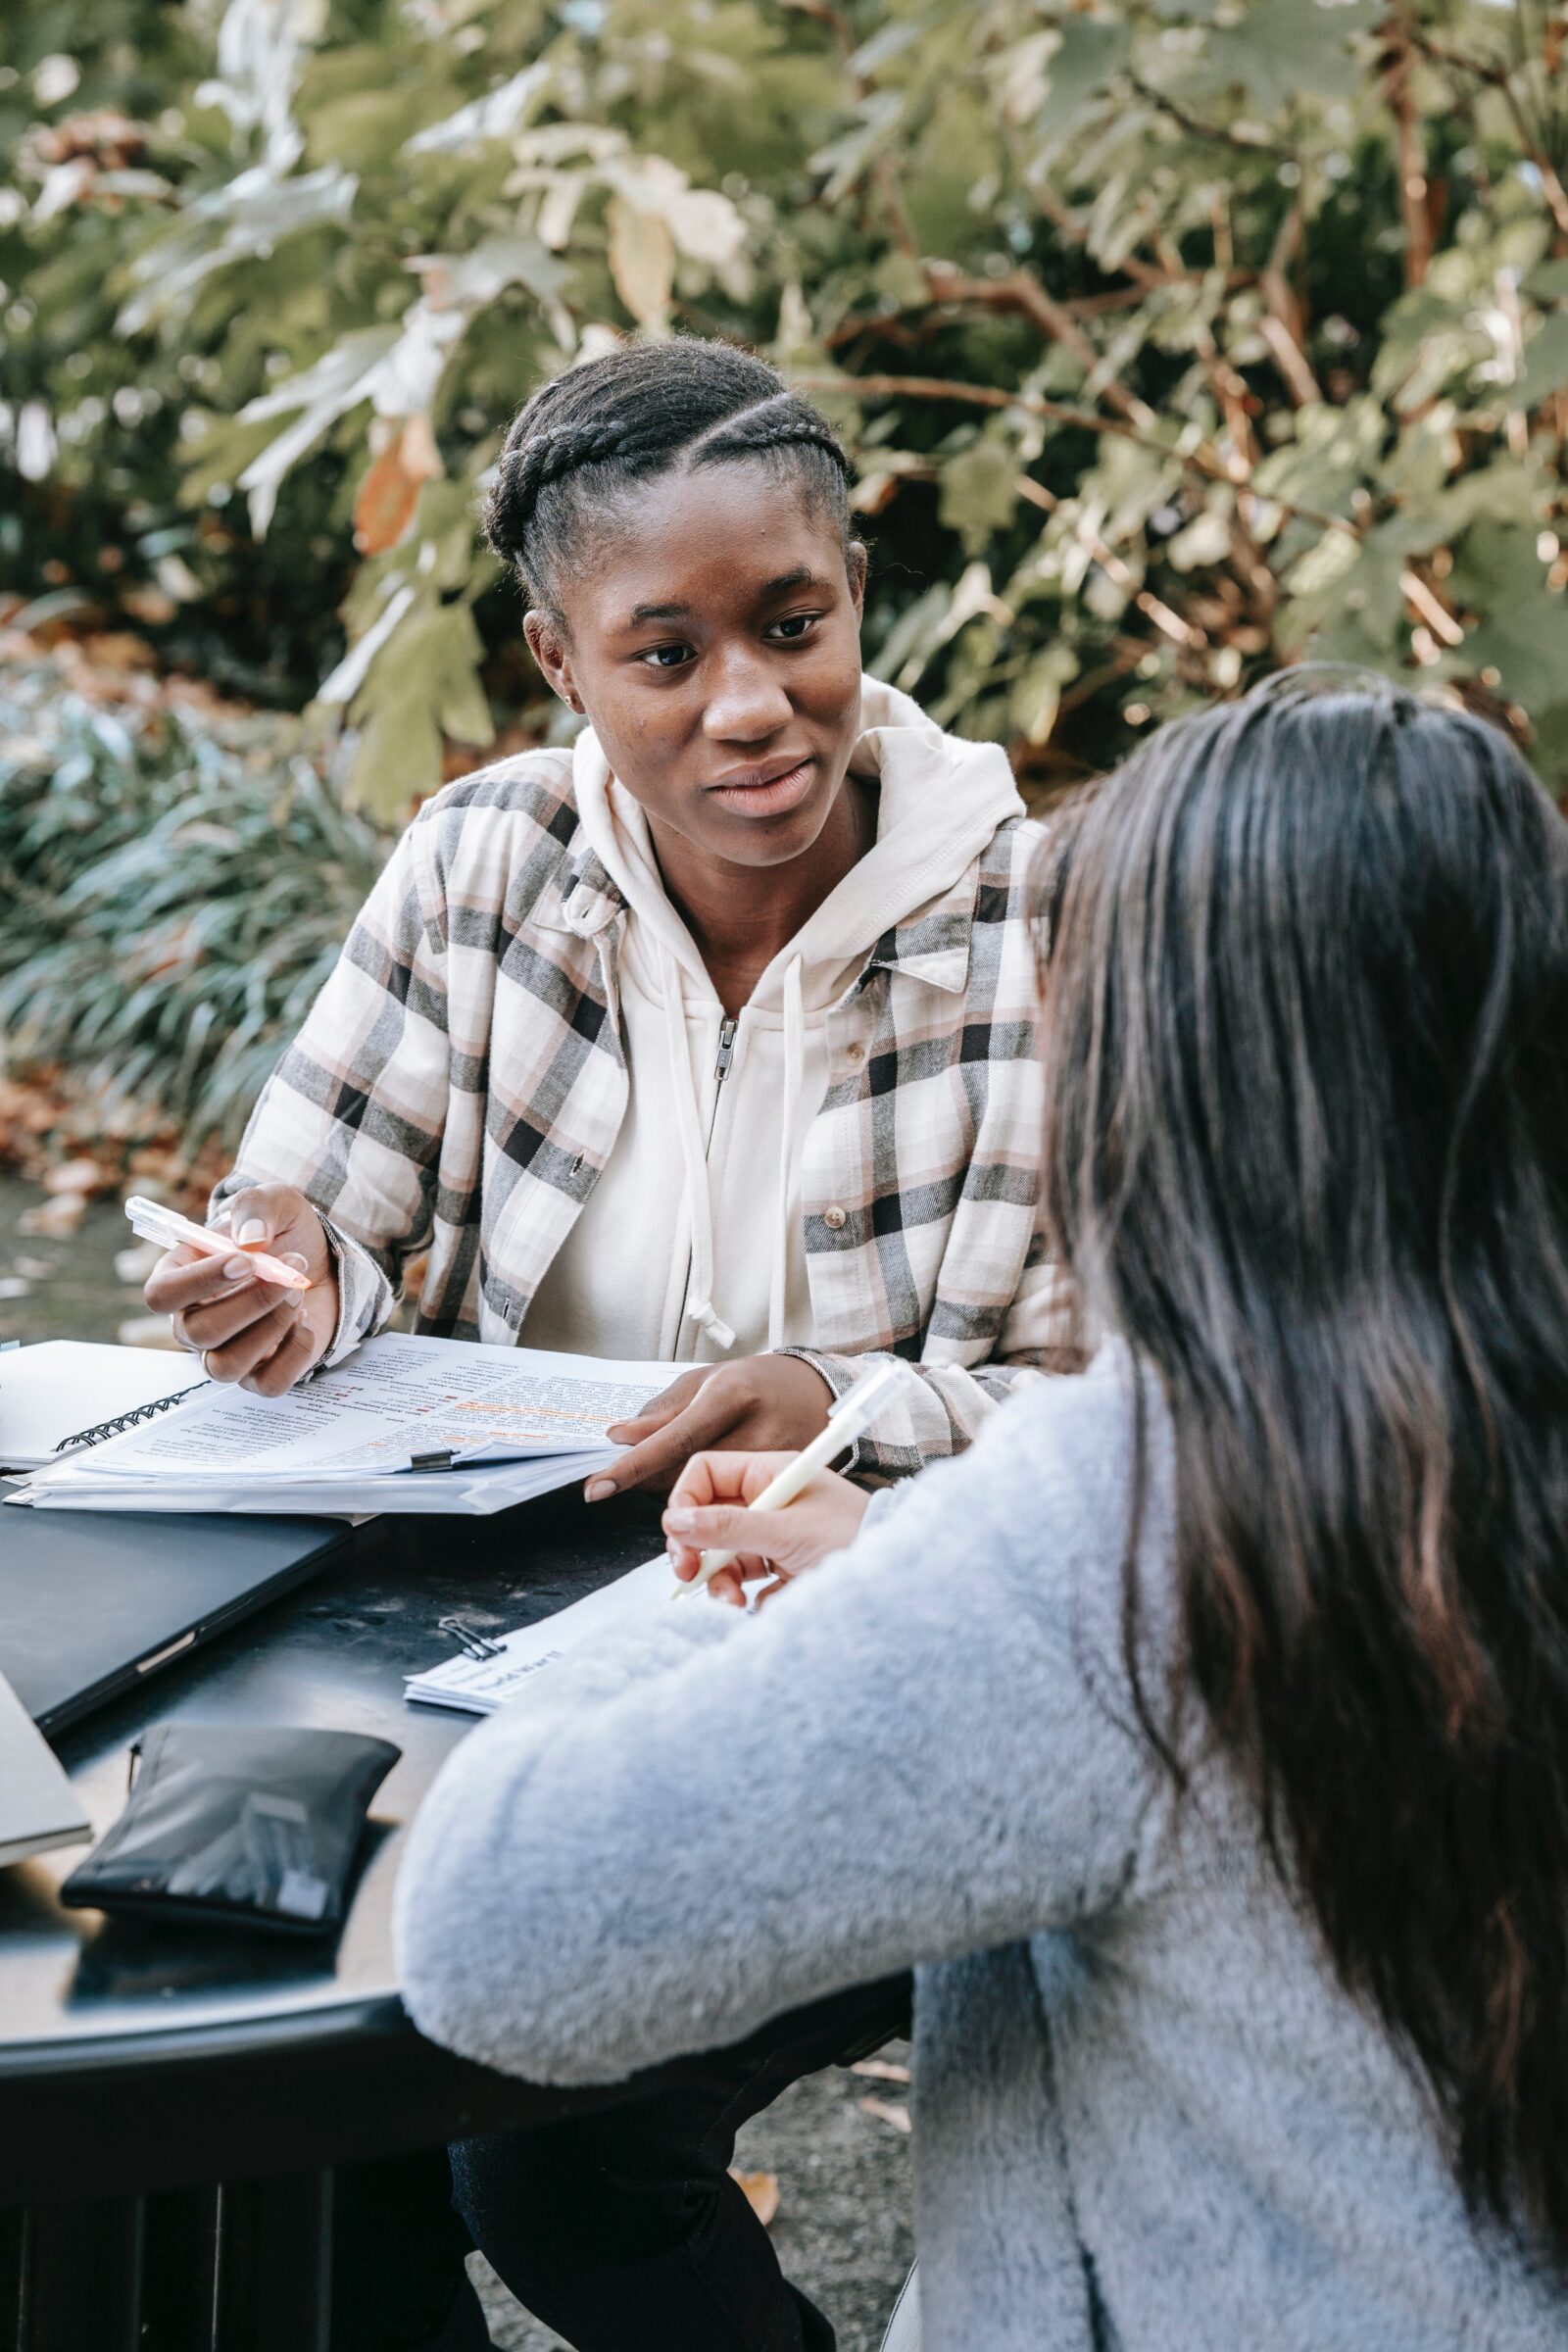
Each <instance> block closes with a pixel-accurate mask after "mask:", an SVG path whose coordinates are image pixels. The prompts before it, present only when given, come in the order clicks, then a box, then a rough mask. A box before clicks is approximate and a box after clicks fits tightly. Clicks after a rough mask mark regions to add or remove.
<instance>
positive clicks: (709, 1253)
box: [659, 940, 735, 1348]
mask: <svg viewBox="0 0 1568 2352" xmlns="http://www.w3.org/2000/svg"><path fill="white" fill-rule="evenodd" d="M659 976H660V981H661V988H660V994H661V996H662V998H663V1004H664V1043H665V1046H666V1047H667V1049H668V1053H669V1086H670V1094H671V1096H672V1098H673V1100H674V1104H675V1124H676V1126H677V1127H678V1128H679V1130H680V1155H681V1161H682V1164H683V1165H684V1167H685V1171H686V1210H687V1216H688V1218H689V1220H690V1223H691V1229H692V1271H691V1282H690V1285H689V1287H688V1290H687V1296H686V1312H687V1314H688V1315H689V1316H690V1318H691V1320H692V1321H693V1322H694V1323H695V1324H696V1325H697V1328H698V1329H699V1331H701V1333H702V1334H703V1337H704V1338H705V1339H706V1340H708V1341H709V1342H711V1345H712V1346H713V1347H714V1348H733V1347H734V1345H735V1334H734V1333H733V1332H732V1331H731V1329H730V1327H729V1325H728V1324H727V1323H726V1322H724V1321H723V1319H722V1318H721V1317H720V1316H719V1315H718V1314H716V1313H715V1312H714V1309H713V1301H712V1298H711V1292H712V1288H713V1201H712V1195H711V1191H710V1189H709V1183H708V1149H707V1146H706V1145H705V1143H704V1141H703V1131H702V1128H701V1127H700V1126H699V1124H698V1119H697V1097H696V1093H695V1090H694V1088H693V1085H692V1061H691V1052H690V1049H689V1048H688V1046H687V1043H686V992H685V990H684V989H683V988H682V986H681V976H680V965H679V964H678V963H677V962H676V961H675V958H674V956H672V955H671V954H670V952H669V950H668V948H666V947H665V946H664V944H663V942H662V940H661V942H660V945H659Z"/></svg>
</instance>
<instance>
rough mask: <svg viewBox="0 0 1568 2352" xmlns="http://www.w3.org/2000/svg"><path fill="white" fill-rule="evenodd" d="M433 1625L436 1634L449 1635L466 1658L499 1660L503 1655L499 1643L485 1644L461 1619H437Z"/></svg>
mask: <svg viewBox="0 0 1568 2352" xmlns="http://www.w3.org/2000/svg"><path fill="white" fill-rule="evenodd" d="M435 1625H436V1632H437V1633H438V1634H450V1635H451V1637H452V1639H453V1641H454V1642H456V1643H457V1645H458V1647H459V1648H460V1649H461V1650H462V1652H463V1654H464V1656H465V1657H466V1658H479V1659H484V1658H499V1657H500V1656H501V1655H502V1654H503V1653H502V1648H501V1644H500V1642H487V1641H486V1640H485V1637H484V1636H483V1634H481V1633H480V1632H479V1631H478V1629H477V1628H476V1627H474V1626H471V1625H465V1623H464V1621H463V1619H462V1618H461V1617H438V1618H437V1619H436V1621H435Z"/></svg>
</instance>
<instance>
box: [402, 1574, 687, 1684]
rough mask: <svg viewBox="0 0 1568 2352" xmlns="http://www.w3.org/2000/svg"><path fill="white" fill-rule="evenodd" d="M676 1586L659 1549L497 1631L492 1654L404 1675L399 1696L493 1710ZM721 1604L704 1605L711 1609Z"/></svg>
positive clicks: (664, 1599) (659, 1602)
mask: <svg viewBox="0 0 1568 2352" xmlns="http://www.w3.org/2000/svg"><path fill="white" fill-rule="evenodd" d="M674 1589H675V1572H674V1570H673V1569H672V1568H671V1566H670V1564H669V1559H668V1557H667V1555H666V1554H665V1553H664V1552H661V1553H660V1554H659V1556H658V1558H657V1559H653V1560H644V1562H643V1564H642V1566H641V1567H640V1568H629V1569H628V1570H627V1571H626V1574H625V1575H624V1576H617V1577H616V1578H615V1580H614V1582H613V1584H609V1585H601V1586H600V1588H599V1591H598V1592H597V1593H588V1594H587V1595H586V1597H585V1598H584V1599H582V1600H574V1601H573V1602H572V1603H571V1605H570V1607H569V1608H564V1609H558V1610H557V1612H556V1614H555V1615H554V1616H553V1617H546V1618H544V1619H542V1620H541V1622H540V1623H539V1624H538V1625H525V1626H523V1627H521V1628H520V1630H519V1631H518V1632H516V1633H515V1634H501V1635H499V1636H496V1637H495V1638H494V1639H493V1640H492V1642H491V1643H490V1646H491V1647H492V1648H494V1649H495V1650H496V1652H497V1653H498V1654H497V1655H496V1656H494V1657H488V1658H469V1657H458V1658H448V1659H447V1660H446V1661H445V1662H444V1664H442V1665H440V1666H433V1667H431V1668H429V1669H428V1671H427V1672H425V1673H423V1674H410V1675H406V1676H405V1677H404V1696H405V1697H406V1698H409V1699H412V1700H413V1701H414V1703H415V1705H416V1706H421V1707H455V1708H457V1709H458V1710H459V1712H460V1713H462V1714H465V1715H493V1714H494V1713H495V1712H496V1710H497V1708H498V1707H504V1706H505V1705H506V1703H507V1701H508V1700H509V1699H512V1698H515V1697H516V1695H517V1693H518V1691H520V1690H521V1689H522V1688H523V1686H524V1684H526V1683H529V1682H531V1681H532V1679H533V1677H534V1676H535V1675H536V1674H541V1673H543V1672H544V1671H545V1669H546V1668H547V1667H551V1666H554V1665H555V1663H556V1661H557V1660H558V1659H559V1658H564V1656H565V1654H566V1652H567V1651H568V1650H569V1649H575V1648H576V1647H577V1646H578V1644H579V1643H580V1642H588V1641H596V1640H602V1639H603V1637H604V1636H605V1635H606V1634H608V1633H612V1632H613V1631H614V1630H615V1629H616V1628H617V1627H619V1626H622V1625H627V1624H630V1623H632V1622H633V1621H634V1620H635V1619H636V1618H639V1617H647V1616H649V1615H651V1614H652V1613H653V1611H654V1610H656V1609H661V1608H663V1607H664V1606H666V1604H667V1603H668V1601H669V1597H670V1594H671V1593H672V1592H673V1591H674ZM692 1605H694V1606H695V1605H698V1604H697V1603H695V1602H694V1603H693V1604H692ZM719 1605H720V1604H719V1603H718V1602H716V1601H710V1602H709V1603H708V1606H709V1607H711V1608H716V1607H718V1606H719Z"/></svg>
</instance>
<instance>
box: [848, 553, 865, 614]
mask: <svg viewBox="0 0 1568 2352" xmlns="http://www.w3.org/2000/svg"><path fill="white" fill-rule="evenodd" d="M866 562H867V558H866V552H865V541H864V540H863V539H852V540H851V541H850V544H849V546H848V547H847V548H846V549H845V551H844V568H845V570H846V571H847V572H848V573H849V575H850V594H851V596H852V597H853V598H854V599H855V612H856V617H857V619H858V617H859V615H860V614H861V613H863V612H864V611H865V567H866Z"/></svg>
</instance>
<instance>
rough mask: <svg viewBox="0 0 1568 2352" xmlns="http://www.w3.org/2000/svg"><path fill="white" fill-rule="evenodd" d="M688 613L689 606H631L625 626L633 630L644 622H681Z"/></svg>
mask: <svg viewBox="0 0 1568 2352" xmlns="http://www.w3.org/2000/svg"><path fill="white" fill-rule="evenodd" d="M690 611H691V607H690V605H633V607H632V609H631V618H630V619H629V620H628V621H627V623H626V626H627V628H628V629H635V628H636V627H637V626H638V624H639V622H641V621H645V620H682V619H684V618H685V616H686V615H687V614H688V613H690Z"/></svg>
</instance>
